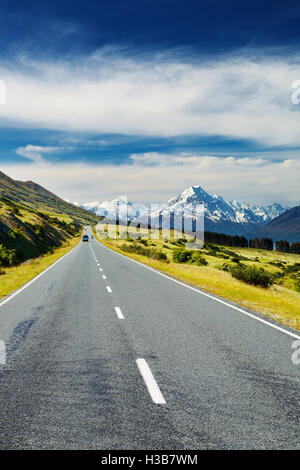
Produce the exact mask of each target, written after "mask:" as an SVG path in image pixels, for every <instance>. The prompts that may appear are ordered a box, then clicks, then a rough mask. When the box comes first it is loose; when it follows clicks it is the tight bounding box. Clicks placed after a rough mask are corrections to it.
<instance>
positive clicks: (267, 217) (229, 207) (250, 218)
mask: <svg viewBox="0 0 300 470" xmlns="http://www.w3.org/2000/svg"><path fill="white" fill-rule="evenodd" d="M199 204H204V208H205V211H204V214H205V215H204V221H205V230H209V231H212V232H219V233H220V232H223V233H226V234H229V235H246V236H251V235H252V234H255V233H256V232H257V231H259V230H260V229H261V228H262V227H263V226H266V225H268V224H269V223H270V222H271V221H272V220H273V219H274V218H276V217H278V216H280V215H281V214H283V213H285V211H287V210H288V209H289V207H287V206H285V205H282V204H279V203H274V204H269V205H267V206H260V205H255V204H250V203H245V202H238V201H227V200H226V199H224V198H223V197H222V196H218V195H210V194H208V193H207V192H206V191H204V189H203V188H201V186H191V187H189V188H187V189H185V190H184V191H183V192H182V193H180V194H179V195H178V196H175V197H172V198H171V199H169V200H168V201H167V203H166V204H165V205H164V207H163V208H162V209H161V210H157V209H156V208H155V209H153V208H152V209H150V216H151V219H152V223H154V224H155V223H158V217H159V214H162V215H163V216H165V217H168V216H169V214H170V213H174V214H181V213H182V211H183V210H185V217H192V212H193V209H195V208H196V207H197V206H198V205H199ZM137 206H139V205H137ZM82 207H84V208H86V209H89V210H91V211H93V212H95V213H96V214H98V215H105V216H106V217H107V218H113V217H114V215H115V213H116V210H117V208H118V210H119V217H120V219H122V218H126V212H128V218H129V219H131V220H135V219H136V205H133V203H132V202H128V203H127V202H126V201H123V200H119V199H115V200H113V201H104V202H97V201H96V202H91V203H86V204H83V205H82ZM146 212H147V211H146V210H145V206H142V205H141V206H140V210H139V220H142V221H146V220H147V219H146Z"/></svg>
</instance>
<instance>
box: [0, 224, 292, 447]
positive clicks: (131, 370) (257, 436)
mask: <svg viewBox="0 0 300 470" xmlns="http://www.w3.org/2000/svg"><path fill="white" fill-rule="evenodd" d="M88 230H89V229H88ZM103 276H104V277H103ZM0 282H1V280H0ZM232 305H233V304H232ZM233 307H234V306H231V305H230V303H220V302H218V301H217V300H216V299H214V298H213V297H207V296H205V295H203V294H202V293H201V291H200V290H197V289H190V288H188V287H186V286H185V285H183V284H180V283H177V282H175V281H173V280H171V279H169V278H167V277H164V276H161V275H160V274H158V273H157V272H154V271H152V270H150V269H148V268H146V267H144V266H141V265H140V264H138V263H136V262H133V261H131V260H129V259H127V258H125V257H123V256H120V255H118V254H116V253H114V252H112V251H110V250H108V249H107V248H105V247H103V246H102V245H100V244H99V243H98V242H97V241H95V240H91V241H90V242H88V243H80V244H79V245H78V246H77V247H76V248H75V249H74V250H73V251H72V252H70V254H68V255H67V256H66V257H64V258H63V259H62V260H61V261H60V262H59V263H57V264H56V265H54V266H53V267H52V268H51V269H49V270H48V271H46V272H45V273H44V274H43V275H41V276H40V277H39V278H38V279H36V280H35V281H34V282H32V283H31V284H30V285H29V286H28V287H26V288H25V289H23V290H22V291H21V292H19V293H18V294H17V295H15V296H11V298H10V300H8V301H6V299H5V301H4V303H3V302H2V304H0V340H2V341H4V342H5V344H6V352H7V362H6V364H5V365H0V449H172V450H175V449H182V450H183V449H191V450H192V449H193V450H194V449H270V448H271V449H295V448H297V449H299V448H300V431H299V429H300V427H299V411H300V400H299V375H300V374H299V372H300V366H299V365H298V366H297V365H294V364H293V362H292V360H291V355H292V353H293V349H292V348H291V346H292V343H293V342H294V341H295V339H296V338H295V336H296V335H297V334H296V335H295V336H293V332H291V330H288V329H287V328H284V331H280V330H278V329H276V328H273V326H272V324H271V323H267V324H266V323H263V322H261V321H259V320H258V319H256V318H259V317H256V316H254V318H253V317H251V316H247V314H246V313H247V312H246V311H245V313H243V312H240V311H238V310H236V309H234V308H233ZM295 333H296V332H294V334H295ZM299 336H300V335H299Z"/></svg>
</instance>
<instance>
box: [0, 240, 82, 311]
mask: <svg viewBox="0 0 300 470" xmlns="http://www.w3.org/2000/svg"><path fill="white" fill-rule="evenodd" d="M79 245H80V242H79V243H78V245H76V246H75V247H74V248H72V250H70V251H68V253H66V254H65V255H64V256H62V257H61V258H59V259H58V260H57V261H55V263H53V264H51V265H50V266H48V268H46V269H44V271H42V272H41V273H39V274H38V275H37V276H35V277H34V278H33V279H31V281H29V282H27V283H26V284H24V286H22V287H20V289H18V290H17V291H16V292H15V293H14V294H12V295H10V296H9V297H8V298H7V299H4V300H2V302H0V307H2V305H4V304H6V302H9V301H10V300H11V299H13V298H14V297H15V296H16V295H18V294H20V292H22V291H23V290H24V289H26V288H27V287H29V286H30V285H31V284H32V283H33V282H35V281H36V280H37V279H39V278H40V277H41V276H42V275H43V274H45V273H46V272H47V271H49V269H51V268H53V267H54V266H56V265H57V264H58V263H60V262H61V261H62V260H63V259H64V258H66V257H67V256H69V255H70V254H71V253H73V251H74V250H76V248H78V247H79ZM8 295H9V294H8Z"/></svg>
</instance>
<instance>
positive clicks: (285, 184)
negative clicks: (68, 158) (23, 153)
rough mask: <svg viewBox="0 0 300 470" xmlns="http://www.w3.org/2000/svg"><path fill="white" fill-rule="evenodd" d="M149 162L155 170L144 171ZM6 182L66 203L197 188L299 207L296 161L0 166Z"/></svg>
mask: <svg viewBox="0 0 300 470" xmlns="http://www.w3.org/2000/svg"><path fill="white" fill-rule="evenodd" d="M149 161H151V162H155V163H156V164H152V165H149ZM1 169H2V171H4V172H6V173H7V174H8V175H9V176H11V177H13V178H16V179H21V180H26V179H31V180H34V181H36V182H37V183H39V184H41V185H42V186H45V187H46V188H48V189H49V190H50V191H53V192H54V193H56V194H57V195H59V196H61V197H63V198H65V199H68V200H70V201H79V202H80V203H84V202H87V201H103V200H112V199H114V198H116V197H118V196H119V195H122V194H124V195H127V197H128V200H131V201H133V202H141V203H156V202H164V201H166V200H167V199H169V198H170V197H172V196H174V195H176V194H178V193H180V192H181V191H182V190H184V189H185V188H187V187H189V186H192V185H198V184H200V185H201V186H203V188H204V189H205V190H206V191H208V192H209V193H211V194H215V193H218V194H220V195H222V196H223V197H225V198H226V199H229V200H239V201H246V202H252V203H256V204H268V203H272V202H280V203H283V204H287V205H290V206H293V205H299V203H300V194H299V181H300V161H299V160H296V159H286V160H283V161H271V160H268V159H265V158H262V157H256V158H251V159H250V158H239V157H231V156H229V157H225V158H223V157H218V156H205V155H201V154H187V153H185V154H178V155H173V156H170V155H167V154H157V153H151V154H150V155H149V154H142V155H140V156H138V155H133V156H132V158H131V162H130V163H127V164H122V165H112V164H111V165H108V164H102V165H101V164H98V165H95V164H88V163H84V162H82V163H59V164H57V163H56V164H53V163H49V162H48V163H47V162H43V163H40V162H36V163H32V164H30V165H13V164H10V165H8V164H7V165H6V166H5V165H2V168H1Z"/></svg>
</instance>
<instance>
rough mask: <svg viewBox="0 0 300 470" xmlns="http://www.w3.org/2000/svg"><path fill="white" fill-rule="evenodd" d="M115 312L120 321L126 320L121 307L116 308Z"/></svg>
mask: <svg viewBox="0 0 300 470" xmlns="http://www.w3.org/2000/svg"><path fill="white" fill-rule="evenodd" d="M115 311H116V314H117V315H118V318H119V319H120V320H124V315H123V313H122V311H121V309H120V307H115Z"/></svg>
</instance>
